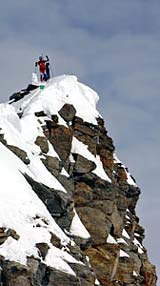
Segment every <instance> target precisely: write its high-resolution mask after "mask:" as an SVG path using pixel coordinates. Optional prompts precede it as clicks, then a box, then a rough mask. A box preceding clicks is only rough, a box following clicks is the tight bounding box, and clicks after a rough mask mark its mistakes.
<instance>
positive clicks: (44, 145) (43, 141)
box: [35, 136, 49, 153]
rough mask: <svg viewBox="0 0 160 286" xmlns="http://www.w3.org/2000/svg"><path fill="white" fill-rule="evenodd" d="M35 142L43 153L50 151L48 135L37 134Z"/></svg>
mask: <svg viewBox="0 0 160 286" xmlns="http://www.w3.org/2000/svg"><path fill="white" fill-rule="evenodd" d="M35 144H36V145H38V146H39V147H40V149H41V151H42V152H43V153H48V151H49V146H48V141H47V138H46V137H43V136H37V138H36V141H35Z"/></svg>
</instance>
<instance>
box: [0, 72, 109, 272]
mask: <svg viewBox="0 0 160 286" xmlns="http://www.w3.org/2000/svg"><path fill="white" fill-rule="evenodd" d="M32 84H35V85H37V86H39V87H38V88H37V89H36V90H34V91H31V92H30V93H29V94H28V95H26V96H25V97H24V98H22V99H21V100H19V101H17V102H13V103H12V105H11V104H0V134H4V139H5V140H6V141H7V144H8V145H12V146H16V147H18V148H20V149H22V150H24V151H25V152H26V156H27V157H28V158H29V160H30V164H28V165H25V164H24V163H23V162H22V161H21V160H20V159H19V158H18V157H17V156H16V155H15V154H14V153H12V152H11V151H10V150H9V149H8V148H6V147H5V146H4V145H3V144H1V143H0V154H1V160H0V173H1V185H0V196H1V200H0V227H5V228H6V230H7V229H9V228H10V229H13V230H15V231H16V233H17V235H18V236H19V239H18V240H16V239H14V238H13V237H11V236H9V237H8V238H7V239H6V241H5V242H4V243H3V244H2V245H0V255H3V256H4V257H5V258H6V259H8V260H11V261H16V262H19V263H21V264H26V263H27V257H28V256H34V257H37V258H39V259H41V260H43V258H42V257H40V253H39V250H38V249H37V248H36V246H35V245H36V243H40V242H45V243H47V244H48V246H49V250H48V254H47V256H46V258H45V261H43V262H44V263H46V264H47V265H49V266H51V267H55V268H56V269H59V270H61V271H64V272H67V273H70V274H72V275H75V273H74V271H73V270H72V269H71V267H70V266H69V264H68V262H71V263H81V262H79V261H77V260H76V259H74V258H73V257H72V256H71V255H70V254H69V253H67V247H66V248H62V249H61V250H60V249H58V248H56V247H54V246H53V245H52V244H51V242H50V240H51V233H54V234H55V235H56V236H57V237H59V239H60V240H61V244H62V245H64V246H66V245H67V244H68V243H69V242H70V243H73V242H72V241H71V240H70V239H69V238H68V237H67V235H66V234H65V233H64V232H63V231H62V230H61V229H60V227H59V226H58V225H57V224H56V222H55V221H54V219H53V218H52V217H51V215H50V213H49V212H48V210H47V208H46V207H45V205H44V204H43V203H42V201H41V200H40V199H39V198H38V196H37V195H36V194H35V193H34V191H33V190H32V188H31V186H30V185H29V184H28V182H27V181H26V179H25V177H24V176H23V174H25V173H26V174H28V175H29V176H30V177H32V178H33V179H34V180H36V181H37V182H40V183H43V184H45V185H46V186H48V187H50V188H54V189H58V190H60V191H62V192H66V190H65V189H64V187H63V186H62V185H61V184H60V183H59V181H58V180H57V179H56V178H55V177H54V176H53V175H51V173H50V172H49V171H48V170H47V169H46V167H45V166H44V164H43V163H42V161H41V158H42V157H44V155H43V154H42V152H41V150H40V147H39V146H37V145H36V144H35V140H36V138H37V136H44V135H43V129H42V126H44V125H45V120H50V118H51V115H53V114H57V116H58V119H59V124H63V125H65V126H66V127H67V125H66V122H65V121H64V120H63V118H61V116H60V115H59V114H58V111H59V110H60V109H61V108H62V106H63V105H64V104H65V103H69V104H73V105H74V107H75V108H76V111H77V113H76V115H77V116H79V117H81V118H82V119H83V120H84V121H87V122H89V123H92V124H95V125H97V120H96V118H97V117H99V116H100V114H99V113H98V111H97V109H96V104H97V102H98V99H99V97H98V95H97V93H96V92H95V91H93V90H92V89H91V88H89V87H87V86H85V85H84V84H81V83H79V82H78V80H77V78H76V77H75V76H66V75H63V76H60V77H56V78H54V79H51V80H49V81H48V82H47V83H45V85H44V89H43V90H42V89H41V88H40V83H39V82H38V80H37V77H36V74H34V73H33V75H32ZM39 111H43V112H44V113H45V114H46V116H45V117H42V118H37V117H36V116H35V112H39ZM18 113H20V114H21V117H20V118H19V116H18V115H17V114H18ZM48 143H49V142H48ZM80 149H81V150H80ZM73 150H77V152H80V154H81V153H83V155H84V156H85V157H86V158H89V159H90V160H92V161H94V162H95V163H96V166H97V167H96V170H95V173H96V174H97V175H98V176H100V177H101V178H103V179H106V180H108V181H110V179H109V178H108V177H107V175H106V174H105V172H104V169H103V166H102V163H101V161H100V158H99V157H98V156H97V157H94V156H93V155H92V154H91V153H90V152H89V151H88V150H87V146H85V145H84V144H81V143H80V142H79V141H78V140H77V141H76V139H75V138H74V140H73ZM73 150H72V151H73ZM47 155H48V156H53V157H56V158H58V159H59V156H58V154H57V153H56V152H55V150H54V148H53V146H52V145H51V144H50V143H49V151H48V153H47ZM70 158H71V159H72V161H73V158H72V154H70ZM61 174H63V175H65V176H66V177H68V176H69V175H68V174H67V172H66V171H65V170H64V168H63V169H62V172H61ZM70 232H71V234H74V235H78V236H81V237H83V238H89V237H90V234H89V233H88V231H87V230H86V229H85V227H84V226H83V224H82V222H81V221H80V219H79V217H78V215H77V213H76V212H75V216H74V218H73V220H72V224H71V229H70Z"/></svg>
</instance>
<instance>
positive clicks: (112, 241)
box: [107, 234, 117, 244]
mask: <svg viewBox="0 0 160 286" xmlns="http://www.w3.org/2000/svg"><path fill="white" fill-rule="evenodd" d="M107 242H108V243H113V244H117V241H116V240H115V239H114V237H113V236H112V235H111V234H109V235H108V237H107Z"/></svg>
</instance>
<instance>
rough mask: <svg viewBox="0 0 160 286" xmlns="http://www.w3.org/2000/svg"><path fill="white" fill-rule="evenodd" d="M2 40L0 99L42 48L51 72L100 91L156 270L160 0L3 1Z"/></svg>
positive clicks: (19, 84)
mask: <svg viewBox="0 0 160 286" xmlns="http://www.w3.org/2000/svg"><path fill="white" fill-rule="evenodd" d="M0 42H1V54H0V62H1V66H2V67H1V72H0V77H1V84H0V95H1V102H3V101H6V100H7V99H8V97H9V95H11V94H12V93H13V92H15V91H16V90H18V89H20V88H24V87H25V86H27V84H28V82H29V81H30V80H31V73H32V71H34V62H35V61H36V60H37V58H38V56H39V55H40V54H41V53H42V52H43V53H44V54H46V53H47V54H48V55H49V57H50V58H51V62H52V74H54V75H59V74H75V75H77V77H78V78H79V80H80V81H82V82H83V83H85V84H88V85H89V86H90V87H92V88H94V89H95V90H96V91H97V92H98V93H99V95H100V102H99V110H100V112H101V114H102V115H103V116H104V118H105V120H106V127H107V129H108V130H109V134H110V135H111V136H112V137H113V139H114V143H115V146H116V149H117V155H118V157H119V158H120V159H121V160H122V161H123V163H124V164H125V165H126V166H127V167H128V168H129V170H130V172H131V173H132V175H133V176H134V177H135V178H136V180H137V183H138V185H139V186H140V187H141V191H142V194H141V197H140V200H139V203H138V208H137V213H138V215H139V216H140V223H141V224H142V225H143V226H144V227H145V228H146V240H145V244H146V246H147V248H148V252H149V257H150V260H151V262H152V263H154V264H156V266H157V270H158V265H160V257H159V253H158V251H157V250H159V239H158V237H159V235H160V230H159V215H160V213H159V205H160V196H159V176H160V160H159V154H160V151H159V146H160V132H159V131H160V127H159V119H160V112H159V110H160V1H159V0H153V1H150V0H134V1H133V0H100V1H99V0H87V1H86V0H74V1H73V0H61V1H59V0H46V1H42V0H39V1H38V0H34V1H32V0H23V1H22V0H13V1H10V0H6V1H3V3H2V4H1V10H0Z"/></svg>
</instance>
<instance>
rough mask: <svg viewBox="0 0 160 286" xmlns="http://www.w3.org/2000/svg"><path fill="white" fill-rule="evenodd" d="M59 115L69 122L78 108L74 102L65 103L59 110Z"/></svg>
mask: <svg viewBox="0 0 160 286" xmlns="http://www.w3.org/2000/svg"><path fill="white" fill-rule="evenodd" d="M58 113H59V115H60V116H61V117H62V118H63V119H64V120H65V121H66V122H67V123H68V122H70V121H73V119H74V117H75V114H76V109H75V108H74V106H73V105H72V104H67V103H66V104H64V105H63V107H62V108H61V109H60V110H59V112H58Z"/></svg>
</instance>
